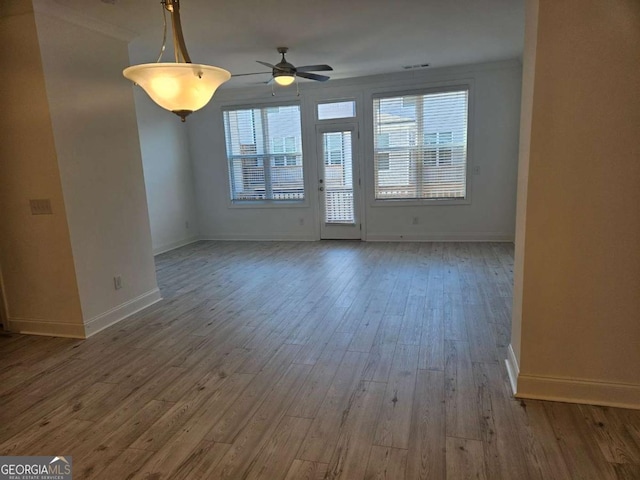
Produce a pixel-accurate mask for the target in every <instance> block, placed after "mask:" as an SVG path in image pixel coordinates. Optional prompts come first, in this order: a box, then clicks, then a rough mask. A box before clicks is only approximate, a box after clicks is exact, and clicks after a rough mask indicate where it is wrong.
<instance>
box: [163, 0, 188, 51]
mask: <svg viewBox="0 0 640 480" xmlns="http://www.w3.org/2000/svg"><path fill="white" fill-rule="evenodd" d="M162 4H163V5H164V8H166V9H167V10H168V11H169V13H171V25H172V28H173V51H174V54H175V58H176V63H191V57H189V52H188V51H187V45H186V43H185V41H184V34H183V33H182V23H181V22H180V0H162Z"/></svg>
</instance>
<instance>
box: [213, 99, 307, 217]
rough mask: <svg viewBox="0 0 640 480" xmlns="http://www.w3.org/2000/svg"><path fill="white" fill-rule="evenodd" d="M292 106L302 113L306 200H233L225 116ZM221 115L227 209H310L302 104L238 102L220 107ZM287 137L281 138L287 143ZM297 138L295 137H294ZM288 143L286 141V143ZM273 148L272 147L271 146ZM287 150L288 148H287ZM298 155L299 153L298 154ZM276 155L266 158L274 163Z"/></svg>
mask: <svg viewBox="0 0 640 480" xmlns="http://www.w3.org/2000/svg"><path fill="white" fill-rule="evenodd" d="M291 106H297V107H298V109H299V111H300V145H299V146H300V150H299V153H300V154H301V155H302V185H303V189H304V190H303V194H304V198H302V199H267V198H265V199H246V200H244V199H233V198H232V189H231V178H230V173H229V155H228V151H227V146H228V141H227V136H226V129H225V119H224V114H225V112H228V111H234V110H255V109H266V110H268V109H277V108H279V107H291ZM219 115H220V119H221V127H222V128H221V130H222V141H223V144H224V148H225V149H224V165H225V166H224V168H225V175H224V177H225V185H226V193H225V198H226V200H227V208H231V209H236V208H239V209H243V208H250V209H255V208H276V209H277V208H308V207H309V205H310V203H309V196H310V194H309V184H308V178H309V170H308V169H309V162H308V161H307V162H305V157H308V155H307V152H306V151H305V145H304V139H303V138H304V135H305V133H304V128H305V127H304V119H305V112H304V107H303V105H302V104H301V102H300V101H299V100H290V99H289V100H287V99H282V98H280V99H274V100H273V101H271V102H269V101H267V102H265V101H264V100H262V101H255V102H251V101H249V102H247V103H237V102H229V103H226V102H225V103H221V104H220V106H219ZM285 138H286V137H281V139H282V140H283V141H285V140H284V139H285ZM294 138H295V137H294ZM285 142H286V141H285ZM270 143H271V142H270ZM296 146H298V144H297V143H296ZM270 147H271V145H270ZM285 150H286V147H285ZM296 153H298V152H296ZM275 155H276V154H274V153H273V152H272V153H271V154H268V155H265V156H266V157H268V156H272V157H274V161H275ZM282 155H283V156H285V165H286V162H287V159H286V156H287V154H286V153H283V154H282Z"/></svg>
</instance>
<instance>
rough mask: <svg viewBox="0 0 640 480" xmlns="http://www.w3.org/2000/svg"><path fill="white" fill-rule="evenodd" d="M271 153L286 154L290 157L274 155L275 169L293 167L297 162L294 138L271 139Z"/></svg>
mask: <svg viewBox="0 0 640 480" xmlns="http://www.w3.org/2000/svg"><path fill="white" fill-rule="evenodd" d="M271 141H272V145H271V151H272V152H273V153H288V154H290V155H275V156H274V164H275V166H276V167H285V166H288V167H295V166H296V165H297V162H298V157H297V155H296V152H297V151H298V148H297V146H296V143H297V142H296V137H291V136H290V137H281V138H272V139H271Z"/></svg>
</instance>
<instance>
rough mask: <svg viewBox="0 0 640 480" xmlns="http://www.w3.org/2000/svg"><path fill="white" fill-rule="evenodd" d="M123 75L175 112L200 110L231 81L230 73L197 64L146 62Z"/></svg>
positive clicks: (129, 68) (164, 106) (161, 104)
mask: <svg viewBox="0 0 640 480" xmlns="http://www.w3.org/2000/svg"><path fill="white" fill-rule="evenodd" d="M122 74H123V75H124V76H125V78H128V79H129V80H131V81H132V82H134V83H136V84H138V85H139V86H140V87H142V89H143V90H144V91H145V92H147V94H148V95H149V97H151V99H152V100H153V101H154V102H156V103H157V104H158V105H160V106H161V107H162V108H164V109H166V110H169V111H172V112H178V111H189V112H195V111H196V110H200V109H201V108H202V107H204V106H205V105H206V104H207V103H209V100H211V97H213V94H214V93H215V91H216V90H217V89H218V87H219V86H220V85H222V84H223V83H224V82H226V81H227V80H229V78H231V74H230V73H229V72H228V71H227V70H224V69H222V68H218V67H212V66H209V65H200V64H196V63H145V64H142V65H134V66H132V67H128V68H125V69H124V71H123V72H122Z"/></svg>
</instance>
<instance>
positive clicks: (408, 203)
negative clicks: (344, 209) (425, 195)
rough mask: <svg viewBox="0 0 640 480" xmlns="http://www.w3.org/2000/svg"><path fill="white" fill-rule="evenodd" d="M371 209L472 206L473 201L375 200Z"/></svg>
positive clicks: (371, 204)
mask: <svg viewBox="0 0 640 480" xmlns="http://www.w3.org/2000/svg"><path fill="white" fill-rule="evenodd" d="M369 205H370V206H371V207H436V206H453V205H471V199H469V198H459V199H451V200H448V199H433V200H427V199H425V200H402V199H397V200H373V201H372V202H370V203H369Z"/></svg>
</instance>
